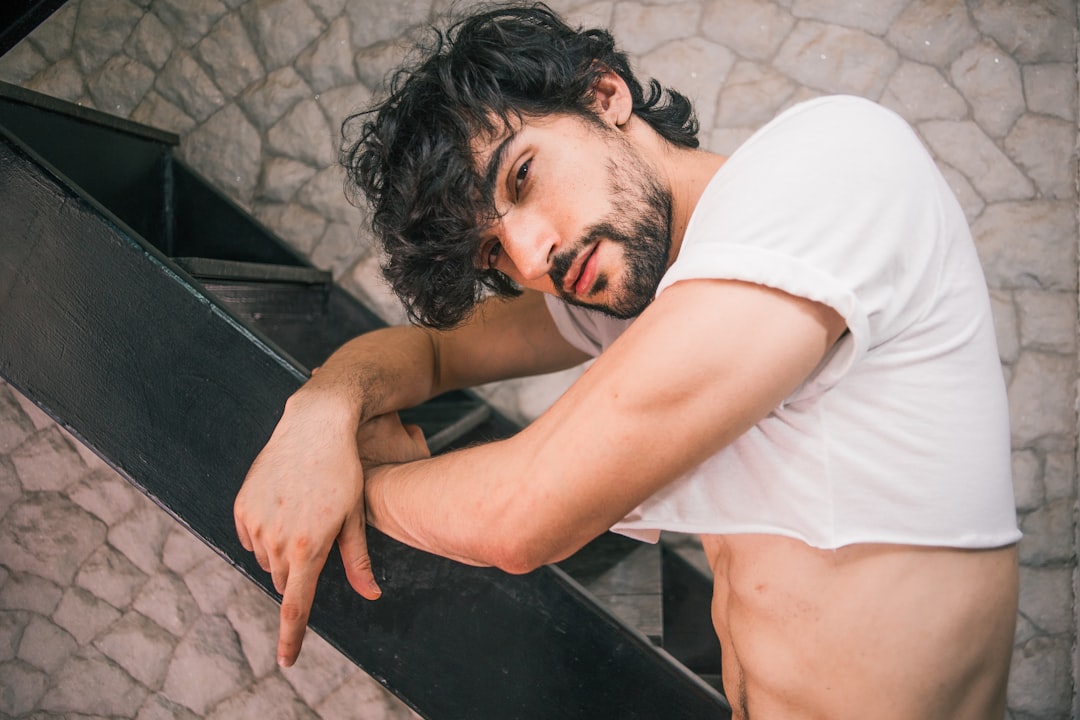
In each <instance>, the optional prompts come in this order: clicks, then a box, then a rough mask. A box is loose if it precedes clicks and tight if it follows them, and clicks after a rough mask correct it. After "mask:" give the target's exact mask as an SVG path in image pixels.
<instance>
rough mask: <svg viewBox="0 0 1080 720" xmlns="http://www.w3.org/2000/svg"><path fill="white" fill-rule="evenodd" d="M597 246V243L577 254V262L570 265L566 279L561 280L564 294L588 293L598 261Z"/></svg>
mask: <svg viewBox="0 0 1080 720" xmlns="http://www.w3.org/2000/svg"><path fill="white" fill-rule="evenodd" d="M598 247H599V243H597V244H595V245H593V246H592V248H590V249H588V250H586V251H584V252H582V253H581V255H579V256H578V260H577V262H575V263H574V264H573V265H572V266H571V267H570V272H568V273H566V279H565V280H564V281H563V291H564V292H565V293H566V294H568V295H570V294H573V295H577V296H579V297H580V296H583V295H587V294H588V292H589V289H590V288H591V287H592V286H593V282H594V281H595V280H596V272H597V268H596V265H597V262H598V258H597V255H596V249H597V248H598Z"/></svg>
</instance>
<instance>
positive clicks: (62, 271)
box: [0, 129, 730, 720]
mask: <svg viewBox="0 0 1080 720" xmlns="http://www.w3.org/2000/svg"><path fill="white" fill-rule="evenodd" d="M0 198H2V202H0V375H2V376H3V377H5V378H6V379H7V380H8V381H9V382H10V383H11V384H12V385H13V386H14V387H16V388H17V389H18V390H19V391H21V392H22V393H24V394H25V395H27V396H28V397H29V398H30V399H31V400H33V401H34V402H35V403H36V404H38V405H39V406H40V407H41V408H42V409H44V410H45V411H46V412H47V413H48V414H49V415H51V416H52V417H53V418H55V419H56V420H57V421H58V422H60V423H61V424H62V425H63V426H64V427H66V428H67V429H69V430H70V431H71V432H72V433H73V434H74V435H76V436H77V437H78V438H79V439H80V440H81V441H83V442H85V443H86V444H87V445H88V446H89V447H91V448H92V449H93V450H94V451H95V452H97V453H98V454H99V455H100V456H101V457H103V458H104V459H105V460H106V461H107V462H108V463H109V464H110V465H112V466H113V467H114V468H116V469H117V470H118V471H119V472H120V473H121V474H122V475H124V476H125V477H126V478H127V479H128V480H130V481H131V482H132V483H133V484H134V485H136V486H137V487H139V488H140V489H141V490H142V491H143V492H145V493H146V494H147V495H148V496H149V497H150V498H151V499H152V500H154V501H155V502H156V503H158V504H159V505H160V506H161V507H163V508H164V509H165V510H166V511H167V512H169V513H170V514H171V515H173V516H174V517H175V518H177V519H178V520H179V521H180V522H181V523H183V524H184V525H186V526H187V527H188V528H189V529H190V530H191V531H192V532H193V533H195V534H196V535H197V536H198V537H200V538H201V539H202V540H203V541H205V542H206V543H207V544H208V545H210V546H211V547H212V548H214V549H215V550H216V551H217V552H218V553H220V554H221V555H222V556H223V557H224V558H225V559H226V560H228V561H229V562H230V563H231V564H232V565H233V566H235V567H236V568H237V569H238V570H239V571H240V572H242V573H244V574H245V575H247V576H248V577H249V578H251V579H252V580H253V581H254V582H256V583H257V584H259V585H260V586H261V587H262V588H263V589H264V590H265V591H266V592H267V593H268V594H270V595H272V596H274V597H277V596H276V594H275V593H274V592H273V589H272V587H271V586H270V582H269V578H268V577H267V575H266V574H265V573H263V572H262V571H261V570H260V569H259V568H258V567H257V565H256V564H255V561H254V559H253V557H252V556H251V555H250V554H249V553H247V552H245V551H244V550H243V549H242V548H241V547H240V545H239V542H238V541H237V539H236V533H235V529H234V525H233V519H232V500H233V498H234V497H235V494H236V491H237V490H238V489H239V486H240V483H241V481H242V479H243V477H244V473H245V471H246V469H247V468H248V466H249V465H250V463H251V461H252V459H253V458H254V457H255V455H256V454H257V452H258V451H259V449H260V448H261V447H262V445H263V444H264V443H265V441H266V439H267V438H268V437H269V435H270V432H271V430H272V429H273V427H274V424H275V422H276V421H277V419H278V416H279V412H280V409H281V408H282V406H283V404H284V401H285V399H286V398H287V397H288V396H289V394H290V393H291V392H293V391H294V390H295V389H296V388H297V387H298V386H299V384H300V383H301V382H302V381H303V378H304V373H303V372H302V371H301V370H300V369H298V368H297V367H296V366H295V365H294V364H293V363H292V362H291V361H290V360H289V359H288V358H287V357H285V356H284V355H282V354H280V353H278V352H277V351H276V350H275V349H274V348H272V347H270V346H269V345H268V344H267V343H265V342H263V341H261V340H260V339H259V337H257V336H256V335H254V334H253V333H251V332H250V331H248V330H246V329H245V327H244V326H243V325H242V324H240V323H239V322H238V321H237V320H236V319H235V318H234V317H232V316H231V315H230V314H229V313H228V312H226V311H224V310H222V309H221V308H220V307H218V306H217V305H216V304H215V302H214V301H213V300H211V299H210V298H209V297H208V296H206V295H205V294H204V293H203V292H202V291H201V290H200V289H198V288H197V287H195V286H194V285H192V284H191V283H190V282H189V281H188V276H187V275H186V274H185V273H183V272H179V271H178V270H177V269H176V268H175V266H173V265H172V264H171V262H170V261H169V260H168V259H167V258H165V256H163V255H162V254H161V253H160V252H158V251H157V250H156V249H154V248H153V247H151V246H150V245H148V244H146V243H144V242H143V241H142V240H141V239H140V238H139V237H138V236H137V235H136V234H135V233H133V232H132V231H131V230H130V229H129V228H128V227H127V226H125V225H124V224H123V223H122V222H121V221H119V220H118V219H116V218H115V216H113V215H111V214H110V213H109V212H108V211H107V210H105V209H104V208H103V207H102V206H100V205H99V204H98V203H97V202H95V201H94V200H92V199H90V198H89V197H87V196H86V195H85V194H83V193H82V192H81V191H80V190H79V189H78V188H77V187H76V186H75V185H73V184H72V183H70V181H68V180H67V179H66V178H65V177H64V176H63V175H61V174H60V173H59V172H57V171H55V170H54V169H53V168H52V167H51V166H49V165H48V164H47V163H46V162H45V161H44V160H42V159H41V158H40V157H39V156H38V155H36V153H34V152H33V151H31V150H30V149H29V148H27V147H25V146H24V145H23V144H22V143H21V142H20V141H19V140H17V139H15V138H14V137H12V136H10V135H9V134H7V133H6V132H4V131H2V129H0ZM369 543H370V547H371V549H372V552H373V557H374V562H375V566H376V573H377V576H378V579H379V582H380V584H381V586H382V588H383V590H384V595H383V597H382V599H380V600H379V601H377V602H374V603H369V602H366V601H364V600H362V599H361V598H360V597H359V596H357V595H356V594H355V593H353V592H352V591H351V589H350V588H349V586H348V583H347V581H346V579H345V576H344V572H343V571H342V570H341V566H340V561H339V559H338V558H337V557H336V555H333V556H332V557H331V559H330V561H329V562H328V564H327V569H326V570H325V571H324V573H323V575H322V577H321V579H320V585H319V590H318V595H317V599H316V604H315V607H314V608H313V611H312V615H311V626H312V627H313V628H314V629H315V630H316V631H317V632H319V633H320V634H321V635H323V636H324V637H325V638H327V640H328V641H329V642H331V644H333V645H335V646H336V647H337V648H339V649H340V650H341V651H342V652H343V653H344V654H345V655H346V656H347V657H349V658H350V659H351V660H352V661H354V662H355V663H356V664H357V665H359V666H360V667H361V668H363V669H364V670H366V671H367V672H368V673H370V674H371V675H372V676H373V677H375V678H376V679H378V680H379V681H380V682H382V683H383V684H384V685H385V686H386V687H387V688H389V689H390V690H391V691H392V692H393V693H395V694H396V695H397V696H398V697H400V698H402V699H403V700H404V701H405V702H406V703H407V704H408V705H410V706H411V707H412V708H414V709H415V710H416V711H417V712H418V713H419V714H420V715H422V716H423V717H425V718H430V719H432V720H443V719H446V720H451V719H459V718H466V719H474V718H475V719H478V720H486V719H488V718H492V719H495V718H498V719H499V720H503V719H512V718H537V719H538V720H553V719H558V718H588V719H590V720H595V719H598V718H599V719H603V718H619V719H624V718H642V719H644V720H656V719H658V718H664V719H672V720H677V719H679V718H689V719H697V718H728V717H730V712H729V711H728V709H727V704H726V702H725V701H724V700H723V698H722V697H721V696H720V695H719V694H718V693H716V691H714V690H713V689H712V688H711V687H709V686H708V685H707V684H705V683H704V682H703V681H701V680H700V679H699V678H697V677H695V676H694V675H693V674H692V673H690V672H689V671H687V670H686V669H685V668H683V667H682V666H681V665H679V664H678V663H676V662H674V661H673V660H672V659H671V658H670V656H668V655H667V654H666V653H664V652H663V651H662V650H658V649H657V648H655V647H653V646H652V645H651V644H650V643H649V641H648V639H647V638H645V637H644V636H643V635H641V634H639V633H637V632H636V631H634V630H631V629H629V628H627V627H625V626H623V625H622V624H621V623H619V622H618V621H617V620H616V619H614V617H613V616H611V615H610V614H609V613H608V612H607V611H605V610H603V609H602V608H600V607H598V606H597V605H596V604H595V603H594V602H593V601H591V600H590V599H589V598H588V597H587V595H586V594H585V593H584V592H582V591H581V590H580V589H579V588H578V587H577V586H576V585H575V583H574V582H573V581H572V580H569V579H568V578H567V577H566V576H565V575H564V574H563V573H561V572H560V571H558V570H557V569H555V568H542V569H540V570H538V571H536V572H533V573H530V574H528V575H523V576H512V575H507V574H505V573H502V572H499V571H497V570H494V569H477V568H471V567H467V566H464V565H460V564H458V563H454V562H452V561H449V560H445V559H442V558H439V557H436V556H433V555H429V554H426V553H422V552H419V551H415V550H412V549H410V548H407V547H405V546H403V545H401V544H399V543H396V542H394V541H393V540H391V539H389V538H387V537H385V536H383V535H380V534H379V533H377V532H374V531H372V532H371V533H370V540H369Z"/></svg>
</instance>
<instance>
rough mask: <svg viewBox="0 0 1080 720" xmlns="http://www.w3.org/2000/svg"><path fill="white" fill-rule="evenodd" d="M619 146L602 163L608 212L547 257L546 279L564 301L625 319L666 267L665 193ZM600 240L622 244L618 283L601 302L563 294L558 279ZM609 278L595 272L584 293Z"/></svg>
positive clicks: (647, 299) (643, 303)
mask: <svg viewBox="0 0 1080 720" xmlns="http://www.w3.org/2000/svg"><path fill="white" fill-rule="evenodd" d="M619 140H620V141H621V140H622V138H619ZM622 150H623V151H622V152H620V153H619V156H618V157H617V158H616V159H615V160H614V161H612V162H611V163H610V164H609V165H608V178H609V185H610V187H609V191H610V193H611V199H612V205H613V207H612V210H611V212H610V213H609V214H608V216H607V217H606V218H603V219H602V220H600V221H599V222H598V223H595V224H593V225H592V226H590V227H589V228H588V230H587V231H586V233H585V236H584V237H582V238H581V239H580V240H579V241H578V242H577V243H575V244H574V247H573V248H571V249H570V250H568V251H565V252H563V253H560V254H559V255H557V256H556V257H555V258H554V259H553V260H552V268H551V279H552V280H553V281H554V283H555V287H556V288H557V289H558V291H559V294H560V296H561V297H562V299H563V300H565V301H566V302H568V303H570V304H572V305H578V306H581V307H585V308H590V309H593V310H599V311H600V312H603V313H605V314H607V315H610V316H612V317H615V318H620V319H628V318H632V317H636V316H637V315H639V314H640V313H641V312H642V311H643V310H644V309H645V308H646V307H648V305H649V303H651V302H652V300H653V297H654V296H655V295H656V288H657V287H658V286H659V285H660V280H661V278H662V277H663V276H664V273H665V272H666V271H667V267H668V260H669V255H670V253H671V192H670V191H669V190H667V189H666V188H665V187H663V186H662V185H661V184H660V182H659V181H658V180H657V179H656V177H655V176H654V174H653V172H652V170H651V169H650V168H649V167H648V166H647V165H646V164H645V163H644V162H642V161H641V160H640V159H639V158H637V157H636V156H633V155H631V152H632V151H631V150H630V149H629V148H628V147H626V146H623V148H622ZM600 240H609V241H611V242H613V243H615V244H617V245H619V246H620V247H621V248H622V250H623V257H624V261H625V262H624V264H623V285H622V287H620V288H617V289H616V290H615V294H614V296H613V297H612V298H611V299H610V300H608V301H607V302H606V303H604V304H592V303H588V302H586V301H584V300H581V299H578V298H576V297H574V296H572V295H568V294H567V293H566V292H565V291H564V290H563V283H564V281H565V279H566V273H567V272H569V270H570V266H571V265H572V264H573V262H574V260H575V258H577V256H578V254H579V253H581V252H582V251H583V250H584V249H585V248H589V247H592V246H593V245H594V244H595V243H596V242H598V241H600ZM610 283H611V278H610V277H609V275H608V273H604V272H602V273H600V274H598V275H597V277H596V280H595V281H594V282H593V286H592V288H591V289H590V291H591V292H590V294H595V293H599V292H602V291H603V290H605V289H608V287H609V285H610Z"/></svg>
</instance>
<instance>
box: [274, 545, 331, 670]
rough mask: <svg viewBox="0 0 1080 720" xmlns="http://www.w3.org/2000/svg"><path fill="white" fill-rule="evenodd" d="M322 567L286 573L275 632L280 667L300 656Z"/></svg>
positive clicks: (286, 665) (296, 569) (302, 568)
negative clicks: (287, 576) (286, 580)
mask: <svg viewBox="0 0 1080 720" xmlns="http://www.w3.org/2000/svg"><path fill="white" fill-rule="evenodd" d="M321 569H322V566H321V565H318V566H317V567H312V566H311V565H305V566H303V567H298V568H293V569H292V571H291V572H290V573H289V580H288V583H287V584H286V585H285V594H284V596H283V597H282V598H281V627H280V629H279V631H278V649H277V661H278V665H280V666H281V667H290V666H292V664H293V663H294V662H296V658H297V656H298V655H299V654H300V646H301V645H303V644H304V632H305V631H306V630H307V621H308V616H309V615H310V614H311V603H312V601H313V600H314V599H315V583H316V581H317V580H318V578H319V570H321Z"/></svg>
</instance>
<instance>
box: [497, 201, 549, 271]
mask: <svg viewBox="0 0 1080 720" xmlns="http://www.w3.org/2000/svg"><path fill="white" fill-rule="evenodd" d="M511 214H512V216H513V217H510V216H506V217H504V218H503V241H502V242H503V247H504V249H505V250H506V252H507V253H508V254H509V255H510V259H511V260H512V261H513V263H514V266H515V267H516V268H517V270H518V272H519V273H521V277H522V279H523V280H536V279H538V278H542V277H544V276H545V275H547V274H548V272H550V271H551V262H552V260H553V259H554V257H555V253H556V251H557V249H558V235H557V234H556V233H555V230H554V228H552V227H551V224H550V223H548V222H547V221H546V220H545V219H544V218H543V217H541V216H540V215H539V214H537V213H530V212H521V211H514V212H512V213H511Z"/></svg>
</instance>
